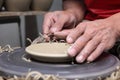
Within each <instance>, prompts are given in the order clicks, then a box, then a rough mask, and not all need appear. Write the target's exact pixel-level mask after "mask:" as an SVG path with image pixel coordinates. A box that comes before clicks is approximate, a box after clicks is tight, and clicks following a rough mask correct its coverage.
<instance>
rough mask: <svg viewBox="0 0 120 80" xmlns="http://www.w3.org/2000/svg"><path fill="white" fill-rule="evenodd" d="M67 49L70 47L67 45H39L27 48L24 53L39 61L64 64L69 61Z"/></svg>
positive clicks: (55, 43)
mask: <svg viewBox="0 0 120 80" xmlns="http://www.w3.org/2000/svg"><path fill="white" fill-rule="evenodd" d="M69 47H70V45H69V44H67V43H57V42H53V43H39V44H32V45H30V46H28V47H27V48H26V52H27V53H28V54H29V55H31V57H33V58H35V59H37V60H40V61H46V62H66V61H70V60H71V58H70V57H69V56H68V54H67V49H68V48H69Z"/></svg>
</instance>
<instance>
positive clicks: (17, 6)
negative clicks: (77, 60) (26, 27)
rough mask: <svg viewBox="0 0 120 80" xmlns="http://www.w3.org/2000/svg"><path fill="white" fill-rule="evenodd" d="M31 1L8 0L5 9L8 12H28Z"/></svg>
mask: <svg viewBox="0 0 120 80" xmlns="http://www.w3.org/2000/svg"><path fill="white" fill-rule="evenodd" d="M30 4H31V0H6V1H5V7H6V10H8V11H28V10H29V9H30Z"/></svg>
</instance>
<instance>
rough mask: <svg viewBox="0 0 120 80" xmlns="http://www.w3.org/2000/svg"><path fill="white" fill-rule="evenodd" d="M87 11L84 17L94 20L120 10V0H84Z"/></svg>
mask: <svg viewBox="0 0 120 80" xmlns="http://www.w3.org/2000/svg"><path fill="white" fill-rule="evenodd" d="M85 4H86V6H87V9H88V12H87V14H86V17H85V18H86V19H88V20H95V19H102V18H106V17H109V16H111V15H113V14H115V13H118V12H120V0H85Z"/></svg>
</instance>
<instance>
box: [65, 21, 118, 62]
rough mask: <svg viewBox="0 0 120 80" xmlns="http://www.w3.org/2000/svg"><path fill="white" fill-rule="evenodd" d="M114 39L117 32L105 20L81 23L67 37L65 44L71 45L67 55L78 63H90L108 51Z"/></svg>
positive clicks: (111, 24) (110, 23)
mask: <svg viewBox="0 0 120 80" xmlns="http://www.w3.org/2000/svg"><path fill="white" fill-rule="evenodd" d="M116 38H117V30H116V29H115V28H114V27H113V22H110V21H108V20H107V19H103V20H96V21H88V22H82V23H80V24H78V26H77V27H76V28H75V29H74V31H72V32H71V33H70V34H69V35H68V36H67V42H68V43H73V45H72V46H71V47H70V49H68V54H69V55H70V56H72V57H74V56H76V61H77V62H79V63H82V62H84V61H85V60H87V61H88V62H91V61H93V60H95V59H96V58H97V57H98V56H99V55H100V54H101V53H102V52H103V51H106V50H108V49H110V48H111V47H112V46H113V45H114V43H115V41H116Z"/></svg>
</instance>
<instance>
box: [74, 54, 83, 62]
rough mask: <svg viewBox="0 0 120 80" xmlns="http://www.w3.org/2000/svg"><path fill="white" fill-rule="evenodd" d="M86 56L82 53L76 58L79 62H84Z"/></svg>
mask: <svg viewBox="0 0 120 80" xmlns="http://www.w3.org/2000/svg"><path fill="white" fill-rule="evenodd" d="M84 60H85V59H84V57H83V56H82V55H80V56H79V57H77V58H76V61H77V62H78V63H82V62H84Z"/></svg>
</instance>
